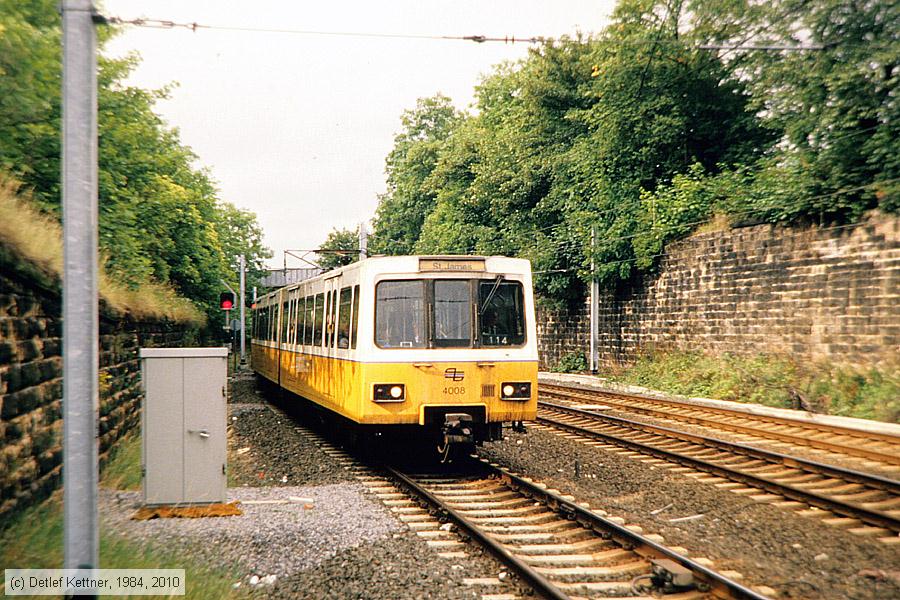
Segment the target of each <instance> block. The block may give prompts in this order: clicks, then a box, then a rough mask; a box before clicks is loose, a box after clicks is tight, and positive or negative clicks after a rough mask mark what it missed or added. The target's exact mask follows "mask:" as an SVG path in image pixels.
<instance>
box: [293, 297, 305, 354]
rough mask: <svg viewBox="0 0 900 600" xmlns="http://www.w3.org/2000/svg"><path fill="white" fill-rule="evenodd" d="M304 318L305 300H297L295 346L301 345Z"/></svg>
mask: <svg viewBox="0 0 900 600" xmlns="http://www.w3.org/2000/svg"><path fill="white" fill-rule="evenodd" d="M305 318H306V298H297V333H296V334H294V335H296V336H297V345H298V346H299V345H301V344H303V319H305Z"/></svg>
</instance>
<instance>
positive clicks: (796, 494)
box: [537, 407, 900, 533]
mask: <svg viewBox="0 0 900 600" xmlns="http://www.w3.org/2000/svg"><path fill="white" fill-rule="evenodd" d="M568 411H580V409H576V408H571V407H566V412H568ZM580 412H581V413H582V416H586V417H589V418H592V419H595V420H598V421H609V422H610V423H611V424H614V425H618V426H620V427H623V428H626V429H639V428H640V426H642V425H645V424H644V423H638V422H637V421H628V420H627V419H622V418H620V417H612V416H609V415H597V414H595V413H591V412H588V411H580ZM537 421H538V422H539V423H541V422H542V423H546V424H548V425H550V426H553V427H557V428H560V429H565V430H568V431H571V432H573V433H577V434H579V435H584V436H587V437H593V438H600V439H603V440H605V441H608V442H610V443H612V444H615V445H617V446H624V447H626V448H629V449H631V450H635V451H637V452H640V453H642V454H648V455H652V456H656V457H657V458H662V459H663V460H666V461H668V462H676V463H678V464H681V465H684V466H687V467H690V468H692V469H697V470H699V471H706V472H708V473H712V474H714V475H717V476H719V477H723V478H725V479H730V480H732V481H738V482H741V483H743V484H745V485H749V486H751V487H756V488H760V489H763V490H765V491H767V492H770V493H772V494H777V495H780V496H784V497H785V498H789V499H791V500H796V501H799V502H803V503H805V504H808V505H810V506H815V507H817V508H821V509H824V510H828V511H831V512H833V513H836V514H840V515H843V516H847V517H852V518H855V519H859V520H860V521H862V522H864V523H867V524H869V525H874V526H877V527H881V528H884V529H887V530H889V531H893V532H895V533H900V520H898V519H896V518H894V517H892V516H891V515H889V514H887V513H884V512H882V511H877V510H869V509H866V508H863V507H861V506H855V505H853V504H848V503H846V502H843V501H841V500H838V499H836V498H831V497H828V496H823V495H821V494H817V493H815V492H809V491H806V490H803V489H800V488H797V487H794V486H792V485H788V484H783V483H778V482H776V481H772V480H769V479H765V478H763V477H759V476H757V475H754V474H752V473H745V472H743V471H738V470H736V469H732V468H730V467H726V466H722V465H717V464H715V463H711V462H707V461H704V460H701V459H698V458H694V457H691V456H685V455H683V454H679V453H677V452H672V451H671V450H665V449H663V448H658V447H656V446H652V445H650V444H645V443H642V442H637V441H634V440H627V439H623V438H620V437H617V436H614V435H611V434H608V433H604V432H601V431H596V430H593V429H588V428H586V427H581V426H578V425H573V424H571V423H564V422H562V421H556V420H554V419H551V418H547V417H546V416H541V415H539V416H538V418H537ZM648 427H656V426H648ZM657 429H664V428H657ZM670 431H672V432H673V433H677V434H679V436H687V435H692V434H685V433H684V432H677V431H675V430H670ZM658 435H665V434H662V433H660V434H658ZM667 437H672V436H667ZM678 439H684V437H679V438H678ZM708 440H709V441H713V440H715V438H708ZM685 441H686V440H685ZM715 441H716V442H719V443H721V444H723V446H722V447H721V448H717V449H724V447H725V446H724V445H729V444H730V445H733V446H735V450H738V449H740V450H755V451H757V452H765V451H760V450H758V449H753V448H751V447H749V446H742V445H737V444H732V443H731V442H726V441H724V440H715ZM703 445H705V444H703ZM738 446H740V448H738ZM737 453H738V454H744V453H743V452H737ZM780 456H783V457H784V458H785V459H787V460H793V461H796V463H797V464H796V465H793V466H794V468H802V467H801V466H800V465H801V463H802V462H804V461H802V459H796V458H794V457H789V456H786V455H776V454H774V453H773V457H780ZM772 462H775V463H777V464H782V465H785V464H787V463H785V462H783V461H782V460H781V459H780V458H777V459H775V460H773V461H772ZM806 462H812V461H806ZM814 464H815V463H814ZM788 466H792V465H788ZM822 466H823V467H828V466H827V465H822ZM828 468H830V469H836V470H837V469H838V468H837V467H828ZM850 473H856V472H853V471H850ZM858 475H861V476H864V477H869V476H867V475H865V474H861V473H858ZM879 480H880V481H886V482H889V483H893V485H894V486H896V485H897V482H892V481H891V480H889V479H884V478H879ZM878 489H881V488H878Z"/></svg>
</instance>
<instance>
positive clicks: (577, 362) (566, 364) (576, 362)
mask: <svg viewBox="0 0 900 600" xmlns="http://www.w3.org/2000/svg"><path fill="white" fill-rule="evenodd" d="M587 370H588V363H587V359H586V358H585V357H584V353H583V352H569V353H568V354H566V355H565V356H563V357H562V358H561V359H560V361H559V362H558V363H556V364H555V365H554V366H553V369H552V371H553V372H554V373H583V372H584V371H587Z"/></svg>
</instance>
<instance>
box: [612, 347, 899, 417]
mask: <svg viewBox="0 0 900 600" xmlns="http://www.w3.org/2000/svg"><path fill="white" fill-rule="evenodd" d="M897 373H898V370H897V369H896V368H885V369H884V370H879V369H874V368H873V369H869V370H865V371H863V370H855V369H851V368H848V367H837V366H834V365H830V364H824V363H819V364H809V363H805V362H804V363H800V362H797V361H794V360H792V359H791V358H789V357H786V356H773V355H763V354H759V355H756V356H738V355H733V354H725V355H722V356H710V355H707V354H703V353H699V352H668V353H657V354H650V355H647V356H645V357H643V358H641V359H640V360H638V361H637V362H636V363H635V364H634V365H633V366H631V367H628V368H624V369H613V370H610V371H607V372H606V373H604V372H602V371H601V375H604V376H606V377H609V378H610V379H611V380H613V381H618V382H621V383H627V384H631V385H640V386H645V387H649V388H653V389H656V390H661V391H665V392H670V393H674V394H682V395H686V396H697V397H703V398H715V399H718V400H733V401H737V402H754V403H757V404H764V405H766V406H774V407H778V408H792V409H803V410H810V411H813V412H818V413H825V414H831V415H840V416H846V417H859V418H864V419H876V420H879V421H887V422H891V423H898V422H900V377H898V376H897Z"/></svg>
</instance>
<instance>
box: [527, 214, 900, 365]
mask: <svg viewBox="0 0 900 600" xmlns="http://www.w3.org/2000/svg"><path fill="white" fill-rule="evenodd" d="M539 323H540V324H539V338H540V340H539V346H540V352H541V364H542V366H543V367H545V368H546V367H548V366H552V365H554V364H556V362H558V360H559V358H561V357H562V356H564V355H565V354H567V353H568V352H571V351H577V350H578V349H580V350H581V351H583V352H584V353H585V356H587V352H588V347H589V337H588V336H589V333H588V331H589V329H588V327H589V325H588V312H587V305H586V304H585V305H584V306H576V307H572V308H569V309H565V310H556V311H550V310H542V311H539ZM598 348H599V353H600V358H601V361H604V362H618V363H629V362H632V361H634V360H635V359H636V358H637V356H639V355H640V354H641V353H642V352H645V351H647V350H651V349H692V350H703V351H708V352H712V353H724V352H732V353H742V354H753V353H760V352H762V353H784V354H790V355H792V356H794V357H795V358H797V359H800V360H828V361H830V362H834V363H837V364H844V365H849V366H858V367H866V366H872V365H877V364H884V363H892V362H893V363H896V361H897V357H898V356H900V219H898V218H897V217H896V216H888V215H881V214H877V213H876V214H872V215H870V216H869V218H868V219H867V220H866V221H864V222H863V223H860V224H858V225H853V226H845V227H830V228H829V227H824V228H820V227H798V228H788V227H782V226H776V225H757V226H753V227H744V228H739V229H733V230H728V231H716V232H711V233H702V234H695V235H693V236H691V237H689V238H686V239H684V240H680V241H678V242H674V243H672V244H670V245H669V246H668V247H667V248H666V256H665V257H664V258H663V260H662V262H661V263H660V268H659V270H658V272H657V273H656V274H655V275H653V276H650V277H647V278H646V279H645V280H644V281H642V282H639V283H636V284H635V285H632V286H630V287H627V288H625V289H622V290H619V291H616V292H610V291H606V292H604V293H603V296H602V298H601V302H600V319H599V335H598Z"/></svg>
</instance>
